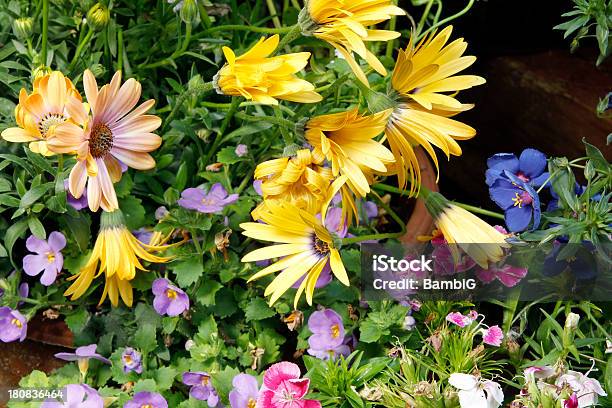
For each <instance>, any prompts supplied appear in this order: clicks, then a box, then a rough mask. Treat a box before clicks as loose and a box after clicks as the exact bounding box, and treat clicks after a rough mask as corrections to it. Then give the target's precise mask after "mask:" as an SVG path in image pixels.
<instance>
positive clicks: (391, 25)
mask: <svg viewBox="0 0 612 408" xmlns="http://www.w3.org/2000/svg"><path fill="white" fill-rule="evenodd" d="M430 1H433V0H430ZM392 3H393V4H394V5H396V6H397V1H393V2H392ZM396 25H397V16H391V20H390V21H389V31H395V26H396ZM394 49H395V39H393V40H389V41H387V50H386V51H385V56H386V57H387V58H391V57H392V56H393V50H394Z"/></svg>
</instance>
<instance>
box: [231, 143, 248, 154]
mask: <svg viewBox="0 0 612 408" xmlns="http://www.w3.org/2000/svg"><path fill="white" fill-rule="evenodd" d="M248 152H249V149H248V148H247V145H245V144H239V145H238V146H236V150H234V153H236V156H238V157H243V156H246V155H247V153H248Z"/></svg>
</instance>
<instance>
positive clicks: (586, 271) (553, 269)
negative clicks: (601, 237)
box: [542, 240, 597, 280]
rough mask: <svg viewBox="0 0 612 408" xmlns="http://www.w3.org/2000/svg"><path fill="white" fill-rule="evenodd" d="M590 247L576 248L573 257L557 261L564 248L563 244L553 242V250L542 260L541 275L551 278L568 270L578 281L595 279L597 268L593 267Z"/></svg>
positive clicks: (593, 261)
mask: <svg viewBox="0 0 612 408" xmlns="http://www.w3.org/2000/svg"><path fill="white" fill-rule="evenodd" d="M590 247H592V245H590V244H588V245H584V246H583V247H580V248H578V250H577V251H576V253H575V254H574V255H573V256H571V257H569V258H566V259H557V258H558V257H559V254H560V253H561V251H562V250H563V248H565V243H564V242H562V241H560V240H556V241H555V242H553V249H552V250H551V251H550V253H549V254H548V255H546V258H544V265H543V268H542V274H543V275H544V276H548V277H552V276H557V275H559V274H561V273H563V272H564V271H565V270H569V271H570V272H571V273H572V275H573V276H574V277H575V278H576V279H578V280H588V279H593V278H595V277H596V276H597V268H596V267H595V260H594V259H593V254H592V253H591V252H590V251H589V248H590Z"/></svg>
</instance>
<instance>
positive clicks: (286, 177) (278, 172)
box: [252, 149, 333, 220]
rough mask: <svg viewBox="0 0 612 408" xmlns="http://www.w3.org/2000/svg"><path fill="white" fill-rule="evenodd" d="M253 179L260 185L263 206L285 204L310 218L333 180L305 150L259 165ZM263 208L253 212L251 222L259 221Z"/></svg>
mask: <svg viewBox="0 0 612 408" xmlns="http://www.w3.org/2000/svg"><path fill="white" fill-rule="evenodd" d="M254 177H255V179H256V180H261V182H262V183H261V192H262V195H263V197H264V202H270V201H275V202H277V201H285V202H288V203H290V204H292V205H293V206H295V207H297V208H301V209H303V210H305V211H307V212H309V213H311V214H317V213H319V212H320V211H321V206H322V205H323V202H324V201H325V199H326V198H327V197H326V193H327V190H328V189H329V186H330V184H331V182H332V180H333V177H332V174H331V170H330V169H328V168H324V167H321V166H318V165H317V164H315V163H314V161H313V157H312V153H311V151H310V150H308V149H302V150H298V151H297V152H296V154H295V156H293V157H281V158H279V159H272V160H268V161H265V162H263V163H260V164H258V165H257V167H256V168H255V174H254ZM263 207H264V204H263V203H262V204H260V206H258V207H257V208H256V209H255V210H253V213H252V215H253V218H254V219H256V220H257V219H259V218H260V213H261V212H262V211H265V210H264V209H263Z"/></svg>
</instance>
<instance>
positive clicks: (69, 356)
mask: <svg viewBox="0 0 612 408" xmlns="http://www.w3.org/2000/svg"><path fill="white" fill-rule="evenodd" d="M97 347H98V346H97V345H96V344H90V345H88V346H81V347H78V348H77V349H76V350H75V351H74V353H57V354H55V357H56V358H59V359H60V360H65V361H76V362H77V364H78V365H79V371H81V374H83V375H85V373H87V369H88V368H89V359H91V358H93V359H95V360H98V361H101V362H103V363H104V364H110V363H111V362H110V360H109V359H107V358H104V357H102V356H101V355H100V354H98V353H96V348H97Z"/></svg>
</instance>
